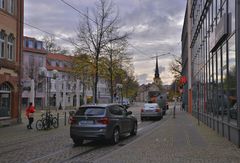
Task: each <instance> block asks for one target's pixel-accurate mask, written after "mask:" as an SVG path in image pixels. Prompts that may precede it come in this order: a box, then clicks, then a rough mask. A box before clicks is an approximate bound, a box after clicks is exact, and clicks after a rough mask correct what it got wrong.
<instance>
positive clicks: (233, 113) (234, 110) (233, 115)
mask: <svg viewBox="0 0 240 163" xmlns="http://www.w3.org/2000/svg"><path fill="white" fill-rule="evenodd" d="M237 112H238V111H237V103H235V104H234V105H233V107H232V108H230V118H232V119H237Z"/></svg>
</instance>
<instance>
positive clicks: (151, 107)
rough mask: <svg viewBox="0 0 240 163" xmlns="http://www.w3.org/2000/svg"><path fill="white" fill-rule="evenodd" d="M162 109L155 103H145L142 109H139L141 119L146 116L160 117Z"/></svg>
mask: <svg viewBox="0 0 240 163" xmlns="http://www.w3.org/2000/svg"><path fill="white" fill-rule="evenodd" d="M162 117H163V111H162V109H161V108H159V106H158V104H157V103H145V104H144V107H143V109H142V110H141V120H142V121H143V120H145V119H146V118H157V119H162Z"/></svg>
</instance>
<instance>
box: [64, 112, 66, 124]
mask: <svg viewBox="0 0 240 163" xmlns="http://www.w3.org/2000/svg"><path fill="white" fill-rule="evenodd" d="M66 125H67V113H66V111H65V112H64V126H66Z"/></svg>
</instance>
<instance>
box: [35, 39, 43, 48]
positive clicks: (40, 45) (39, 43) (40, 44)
mask: <svg viewBox="0 0 240 163" xmlns="http://www.w3.org/2000/svg"><path fill="white" fill-rule="evenodd" d="M36 48H37V49H39V50H41V49H42V42H40V41H37V45H36Z"/></svg>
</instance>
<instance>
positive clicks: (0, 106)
mask: <svg viewBox="0 0 240 163" xmlns="http://www.w3.org/2000/svg"><path fill="white" fill-rule="evenodd" d="M11 91H12V89H11V87H10V85H8V84H7V83H3V84H1V85H0V117H10V114H11Z"/></svg>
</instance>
